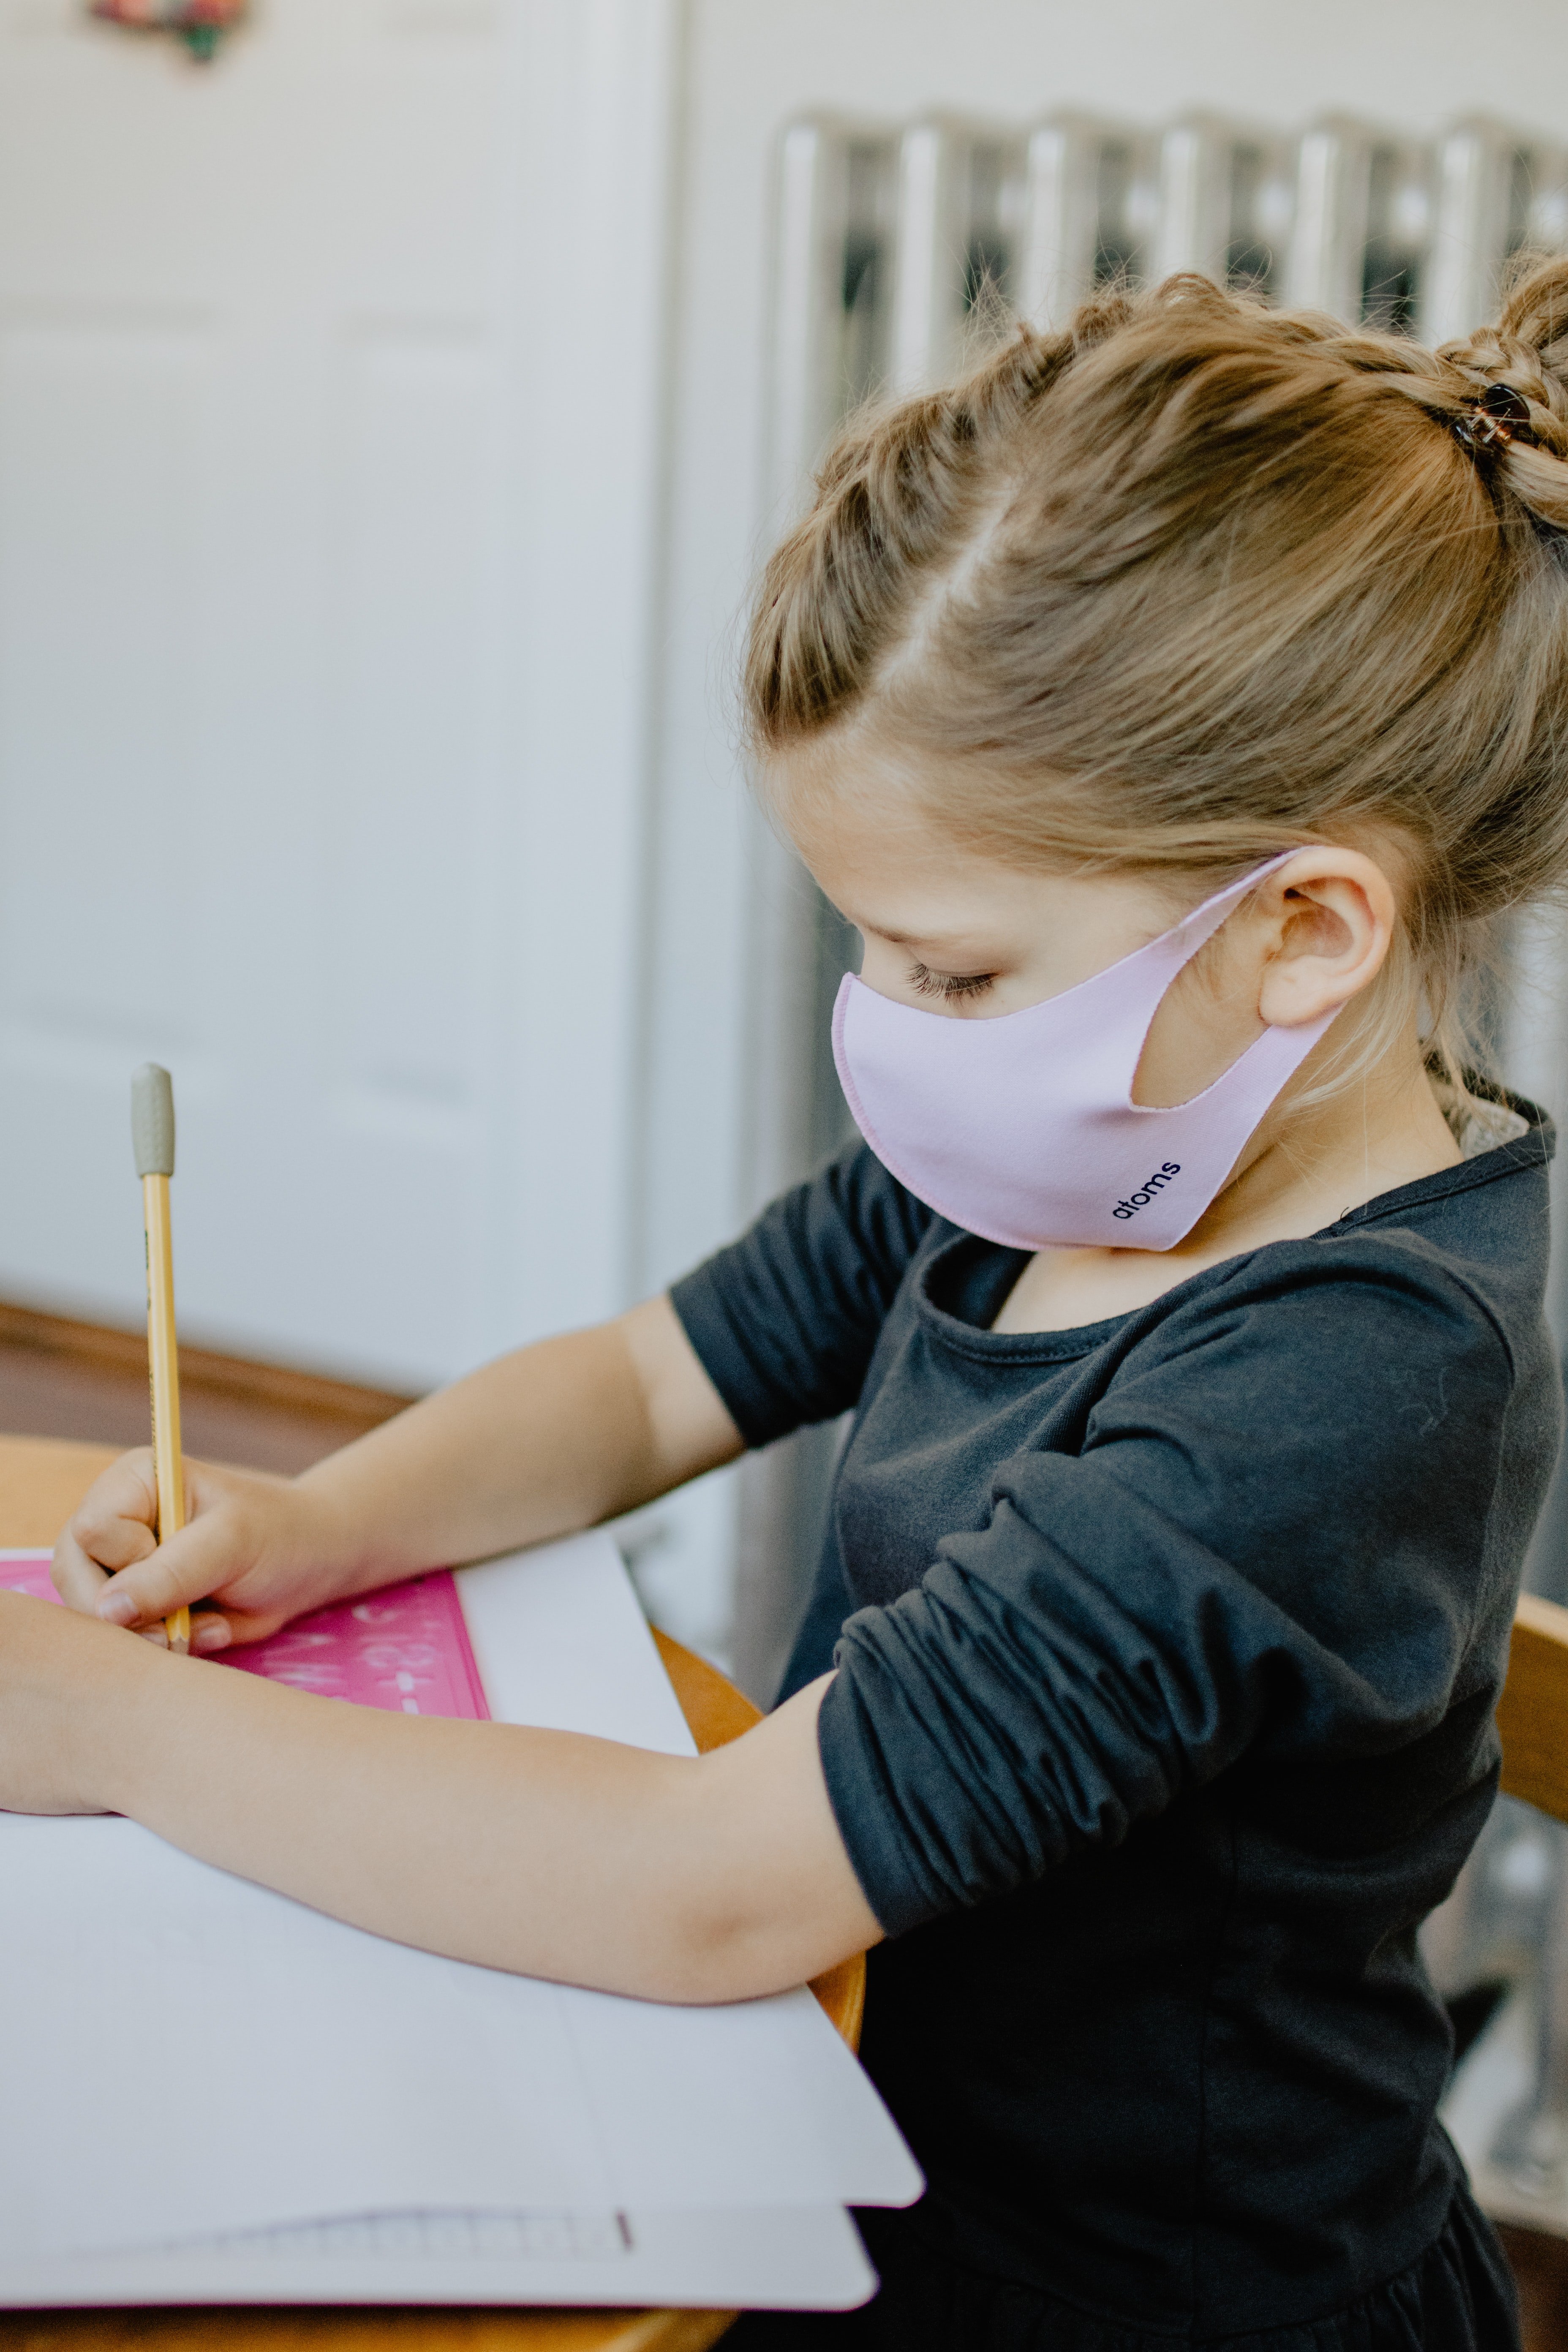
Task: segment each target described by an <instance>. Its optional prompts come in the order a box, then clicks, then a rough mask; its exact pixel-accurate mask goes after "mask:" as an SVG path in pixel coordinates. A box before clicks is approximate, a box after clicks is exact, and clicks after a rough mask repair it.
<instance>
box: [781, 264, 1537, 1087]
mask: <svg viewBox="0 0 1568 2352" xmlns="http://www.w3.org/2000/svg"><path fill="white" fill-rule="evenodd" d="M1497 384H1507V385H1510V386H1511V387H1512V388H1513V389H1514V390H1515V391H1516V392H1518V393H1520V394H1522V395H1523V397H1524V400H1525V401H1526V402H1527V403H1528V404H1529V417H1530V425H1531V429H1532V430H1533V432H1534V434H1535V436H1536V439H1537V445H1538V446H1530V444H1529V442H1528V441H1527V440H1526V439H1523V438H1514V439H1511V440H1507V439H1503V438H1498V439H1496V440H1494V441H1493V442H1492V443H1491V444H1490V446H1479V447H1477V446H1473V444H1471V443H1470V442H1468V440H1467V438H1466V437H1465V433H1466V428H1467V423H1468V420H1473V419H1474V418H1475V416H1476V412H1477V407H1478V403H1479V400H1480V399H1481V398H1482V396H1483V395H1484V394H1486V393H1487V392H1488V391H1489V388H1490V387H1492V386H1494V385H1497ZM1484 430H1485V428H1484V427H1483V434H1484ZM1563 533H1568V261H1552V262H1546V263H1535V264H1533V265H1531V266H1529V267H1528V268H1525V269H1524V270H1523V271H1522V272H1521V274H1520V275H1519V276H1518V277H1517V278H1516V280H1515V283H1514V286H1513V289H1512V291H1511V292H1510V294H1509V295H1508V297H1507V299H1506V301H1505V303H1504V306H1503V310H1502V315H1501V318H1500V320H1499V322H1498V324H1497V325H1496V326H1495V327H1492V328H1489V329H1487V330H1485V331H1482V332H1481V333H1479V334H1478V335H1476V336H1474V337H1473V338H1472V339H1471V340H1470V341H1468V342H1464V343H1450V344H1447V345H1445V346H1444V347H1443V349H1441V350H1440V351H1436V352H1429V351H1426V350H1424V349H1423V348H1422V347H1421V346H1420V345H1419V344H1417V343H1415V342H1412V341H1406V340H1405V339H1404V338H1401V337H1397V336H1392V335H1381V334H1373V333H1370V332H1366V331H1361V330H1358V329H1353V328H1349V327H1345V326H1343V325H1342V324H1341V323H1339V322H1338V321H1337V320H1332V319H1329V318H1325V317H1320V316H1317V315H1312V314H1307V313H1291V312H1281V311H1270V310H1265V309H1263V308H1262V307H1261V306H1260V305H1259V304H1258V303H1257V302H1256V301H1254V300H1251V299H1244V298H1239V297H1237V296H1235V295H1231V294H1227V293H1224V292H1222V291H1221V290H1220V289H1218V288H1216V287H1215V286H1213V285H1211V284H1210V283H1209V282H1208V281H1207V280H1206V279H1205V278H1193V277H1183V278H1172V279H1171V280H1170V281H1169V282H1168V283H1167V284H1165V285H1163V286H1161V287H1160V288H1158V289H1155V290H1153V291H1151V292H1148V293H1143V294H1133V293H1130V292H1128V291H1127V290H1125V289H1110V290H1109V291H1107V292H1105V293H1102V294H1101V295H1100V296H1099V297H1097V298H1096V299H1094V300H1092V301H1090V302H1089V303H1087V304H1086V305H1085V306H1084V307H1083V308H1082V309H1081V310H1079V313H1078V315H1077V316H1076V318H1075V319H1074V320H1073V321H1072V323H1071V325H1070V327H1068V330H1067V331H1066V332H1065V333H1061V334H1054V335H1046V334H1041V333H1038V332H1037V331H1035V330H1034V329H1032V328H1029V327H1020V328H1019V329H1018V330H1017V331H1016V334H1015V335H1014V336H1013V337H1012V339H1011V340H1010V341H1008V342H1007V343H1006V344H1005V347H1003V348H1001V349H1000V350H997V351H994V352H993V353H991V354H990V355H989V356H988V357H986V358H985V359H984V362H982V363H981V364H980V365H978V366H977V367H975V368H974V369H973V371H972V372H971V373H969V374H967V375H966V376H965V377H964V378H963V381H961V382H960V383H956V384H954V385H952V386H951V387H949V388H948V389H945V390H942V391H939V392H934V393H931V394H928V395H926V396H923V397H921V398H919V399H915V400H910V401H906V402H904V403H902V404H900V405H897V406H892V407H889V408H886V409H883V410H880V411H870V412H868V413H866V414H864V415H860V416H858V417H857V418H855V419H853V420H851V422H850V423H849V425H847V427H846V429H845V430H844V432H843V434H842V435H841V436H840V438H839V439H838V441H837V445H836V446H835V447H834V448H833V450H832V451H831V453H830V455H829V456H828V457H827V460H826V464H825V465H824V467H823V469H822V471H821V474H820V476H819V477H818V480H817V485H816V499H815V502H814V504H813V505H812V507H811V509H810V511H809V512H808V513H807V514H806V515H805V517H804V519H803V520H801V521H800V522H799V523H798V524H797V525H796V527H795V529H794V530H792V531H791V532H790V533H789V534H788V536H787V537H786V538H785V539H784V541H783V543H782V545H781V546H780V547H779V548H778V549H777V551H775V553H774V554H773V558H772V560H771V562H769V564H768V566H767V568H766V571H765V573H764V575H763V581H762V584H761V588H760V592H759V594H758V597H757V601H756V605H755V609H754V613H753V616H752V625H751V632H750V641H749V646H748V650H747V656H746V663H745V672H744V686H745V705H746V716H747V722H748V729H749V732H750V735H751V739H752V744H753V746H754V748H755V749H756V751H758V752H759V753H760V754H761V755H762V768H763V788H764V790H767V789H768V781H767V778H768V768H769V756H768V755H771V754H775V753H780V752H791V751H795V750H797V749H799V748H801V747H803V746H805V745H808V744H810V743H812V742H813V741H814V740H824V739H826V735H827V733H828V730H849V729H851V728H853V729H859V728H862V727H865V728H868V729H872V730H875V731H876V734H877V736H878V737H879V740H884V741H887V742H889V744H891V745H893V746H895V747H897V748H899V749H900V750H903V751H908V752H910V753H911V754H913V755H914V757H913V759H912V761H911V762H910V775H911V778H912V779H914V781H913V782H911V785H910V789H911V791H914V792H917V793H921V795H922V799H923V803H924V806H925V810H926V813H927V814H930V815H931V816H933V817H934V818H935V819H936V820H937V821H938V822H939V823H940V824H942V826H944V827H945V828H946V829H947V830H948V831H949V833H950V834H951V835H952V836H953V837H955V838H956V839H958V840H960V841H963V842H964V843H965V844H967V845H973V846H975V847H978V848H982V849H984V850H986V851H988V852H990V853H992V854H994V855H999V856H1005V857H1007V858H1010V859H1017V860H1021V861H1025V862H1031V863H1039V864H1047V865H1060V864H1063V863H1068V864H1070V865H1075V866H1076V865H1079V864H1084V863H1087V864H1091V865H1093V866H1097V867H1100V868H1101V869H1104V868H1108V867H1111V868H1116V867H1124V868H1131V869H1154V870H1157V871H1158V870H1162V869H1163V871H1165V872H1166V873H1168V874H1170V876H1171V877H1172V879H1173V883H1175V884H1182V883H1183V882H1184V877H1193V879H1194V881H1195V879H1196V877H1199V876H1201V877H1203V879H1204V880H1205V881H1207V880H1208V879H1209V878H1210V877H1214V876H1217V875H1224V876H1226V877H1229V876H1231V875H1234V874H1238V873H1241V872H1245V871H1246V870H1247V866H1248V865H1249V864H1256V863H1260V862H1261V861H1262V860H1263V859H1264V858H1266V857H1267V856H1268V855H1269V854H1270V853H1271V852H1273V851H1276V850H1279V849H1281V848H1286V847H1289V846H1293V845H1300V844H1305V843H1310V842H1313V841H1322V840H1335V839H1338V840H1348V841H1351V842H1352V843H1355V842H1360V843H1363V844H1365V845H1369V846H1370V845H1377V844H1381V845H1383V846H1384V850H1385V852H1391V853H1392V857H1393V865H1394V871H1395V872H1396V873H1397V874H1398V875H1399V877H1400V878H1401V883H1402V899H1403V904H1402V913H1403V919H1404V935H1403V939H1402V941H1401V943H1400V951H1399V953H1398V954H1397V955H1396V956H1395V957H1394V958H1393V959H1391V966H1390V969H1389V971H1388V972H1387V973H1386V975H1385V977H1384V982H1383V983H1382V986H1383V990H1384V1000H1383V1003H1382V1004H1381V1006H1380V1008H1379V1013H1378V1016H1377V1018H1376V1019H1375V1021H1374V1022H1373V1030H1374V1031H1375V1033H1376V1038H1375V1045H1374V1043H1373V1039H1372V1038H1371V1037H1369V1036H1368V1035H1366V1034H1363V1042H1362V1045H1361V1047H1360V1049H1359V1050H1358V1051H1357V1052H1356V1053H1355V1055H1354V1066H1355V1067H1356V1068H1363V1067H1364V1066H1366V1063H1367V1061H1368V1059H1369V1058H1370V1055H1371V1054H1372V1052H1373V1050H1377V1051H1380V1050H1382V1047H1383V1045H1385V1044H1386V1043H1387V1042H1388V1041H1389V1039H1390V1038H1391V1037H1392V1036H1393V1034H1395V1031H1396V1029H1397V1027H1398V1026H1399V1025H1401V1024H1403V1023H1404V1022H1405V1021H1406V1020H1407V1019H1408V1017H1409V1013H1410V1008H1411V1005H1412V1003H1413V1002H1417V1001H1424V1003H1425V1004H1426V1026H1427V1033H1428V1040H1429V1044H1430V1045H1432V1047H1433V1049H1434V1052H1435V1056H1436V1061H1437V1063H1438V1065H1439V1066H1440V1067H1441V1068H1442V1069H1443V1072H1444V1075H1445V1076H1448V1077H1450V1078H1451V1079H1452V1080H1455V1081H1458V1079H1459V1075H1460V1074H1459V1070H1458V1055H1459V1045H1458V1031H1457V1028H1456V1022H1457V1017H1458V1016H1457V1011H1456V1007H1457V1003H1458V982H1459V981H1460V979H1461V977H1462V975H1463V973H1464V972H1465V971H1466V969H1467V967H1468V965H1469V964H1470V963H1472V962H1473V961H1474V960H1475V957H1476V953H1477V950H1478V946H1479V942H1480V941H1481V940H1482V939H1483V938H1484V936H1485V935H1486V934H1487V933H1488V931H1489V929H1490V927H1491V926H1492V924H1493V922H1494V920H1495V919H1496V918H1497V917H1499V916H1500V915H1501V914H1503V913H1504V912H1506V910H1508V909H1510V908H1514V907H1518V906H1521V905H1522V904H1524V903H1527V902H1528V901H1531V900H1532V899H1536V898H1541V897H1542V896H1543V895H1545V894H1546V893H1548V892H1550V891H1552V889H1553V888H1554V887H1556V886H1557V885H1558V884H1559V883H1560V882H1561V881H1562V880H1563V877H1564V875H1565V873H1568V792H1565V791H1564V782H1565V780H1568V541H1564V540H1563V537H1561V536H1560V534H1563ZM1343 1060H1344V1056H1343V1055H1342V1056H1341V1061H1342V1063H1343ZM1348 1074H1353V1073H1348V1072H1347V1070H1346V1068H1344V1067H1341V1068H1339V1069H1338V1070H1337V1071H1334V1070H1332V1069H1331V1072H1330V1073H1329V1074H1328V1076H1329V1084H1327V1085H1325V1086H1324V1087H1319V1088H1316V1089H1314V1097H1321V1094H1322V1093H1324V1092H1327V1091H1329V1090H1330V1088H1331V1087H1337V1086H1338V1085H1340V1084H1342V1083H1344V1080H1345V1077H1346V1076H1347V1075H1348Z"/></svg>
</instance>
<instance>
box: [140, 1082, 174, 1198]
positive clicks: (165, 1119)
mask: <svg viewBox="0 0 1568 2352" xmlns="http://www.w3.org/2000/svg"><path fill="white" fill-rule="evenodd" d="M131 1143H132V1150H134V1151H135V1154H136V1173H137V1174H138V1176H172V1175H173V1174H174V1080H173V1078H171V1077H170V1076H169V1073H168V1071H167V1070H165V1069H164V1068H163V1066H162V1064H161V1063H158V1062H143V1063H142V1067H141V1068H140V1069H139V1070H138V1071H137V1073H136V1076H134V1077H133V1078H132V1081H131Z"/></svg>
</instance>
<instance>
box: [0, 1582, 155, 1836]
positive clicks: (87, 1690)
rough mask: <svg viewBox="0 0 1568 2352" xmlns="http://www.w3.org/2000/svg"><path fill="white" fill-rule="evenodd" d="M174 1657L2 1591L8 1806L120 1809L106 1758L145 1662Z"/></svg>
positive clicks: (0, 1773)
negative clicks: (114, 1804)
mask: <svg viewBox="0 0 1568 2352" xmlns="http://www.w3.org/2000/svg"><path fill="white" fill-rule="evenodd" d="M175 1663H176V1662H175V1661H174V1660H173V1659H167V1660H165V1659H155V1658H154V1657H153V1654H152V1652H151V1651H150V1650H149V1649H148V1648H147V1646H146V1644H145V1643H142V1642H128V1641H127V1640H126V1639H125V1638H124V1636H123V1635H122V1634H120V1633H115V1632H113V1631H112V1629H111V1628H110V1627H109V1626H107V1625H95V1624H93V1623H91V1622H90V1621H89V1620H87V1619H85V1618H82V1617H77V1616H73V1615H72V1614H71V1613H70V1612H69V1611H68V1610H66V1609H54V1608H51V1607H50V1606H49V1604H48V1602H47V1601H30V1600H28V1599H27V1598H26V1596H25V1595H24V1594H22V1593H19V1592H0V1811H5V1812H9V1813H101V1812H108V1811H111V1810H112V1798H111V1795H110V1790H109V1780H110V1777H111V1775H110V1773H109V1772H108V1771H107V1770H106V1769H105V1764H106V1759H109V1758H110V1757H111V1756H112V1754H113V1752H114V1744H115V1741H116V1738H117V1732H118V1729H119V1727H120V1726H121V1724H122V1723H123V1722H125V1721H126V1720H127V1719H128V1710H127V1706H126V1702H127V1701H128V1700H132V1699H133V1694H134V1693H135V1691H136V1690H137V1688H138V1687H139V1682H138V1677H139V1675H141V1674H142V1671H143V1670H144V1669H145V1668H147V1667H152V1668H153V1671H154V1672H156V1671H157V1670H158V1669H159V1668H160V1667H163V1668H171V1667H173V1665H174V1664H175Z"/></svg>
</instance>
